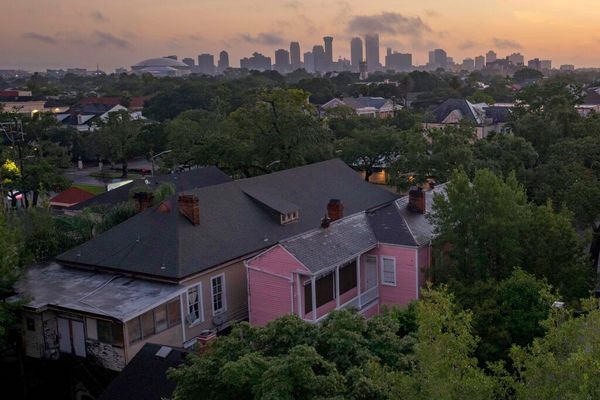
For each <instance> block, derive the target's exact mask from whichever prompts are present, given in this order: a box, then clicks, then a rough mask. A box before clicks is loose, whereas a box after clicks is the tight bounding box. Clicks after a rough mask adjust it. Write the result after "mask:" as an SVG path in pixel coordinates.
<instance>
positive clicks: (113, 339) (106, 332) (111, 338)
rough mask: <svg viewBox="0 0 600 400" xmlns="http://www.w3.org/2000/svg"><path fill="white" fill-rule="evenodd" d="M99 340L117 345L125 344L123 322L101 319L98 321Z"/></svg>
mask: <svg viewBox="0 0 600 400" xmlns="http://www.w3.org/2000/svg"><path fill="white" fill-rule="evenodd" d="M96 327H97V330H98V341H99V342H102V343H108V344H112V345H116V346H123V329H122V327H121V324H115V323H114V322H111V321H105V320H102V319H99V320H97V321H96Z"/></svg>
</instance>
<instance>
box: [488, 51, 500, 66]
mask: <svg viewBox="0 0 600 400" xmlns="http://www.w3.org/2000/svg"><path fill="white" fill-rule="evenodd" d="M497 59H498V56H497V55H496V52H495V51H493V50H490V51H488V52H487V53H486V54H485V63H486V64H492V63H495V62H496V60H497Z"/></svg>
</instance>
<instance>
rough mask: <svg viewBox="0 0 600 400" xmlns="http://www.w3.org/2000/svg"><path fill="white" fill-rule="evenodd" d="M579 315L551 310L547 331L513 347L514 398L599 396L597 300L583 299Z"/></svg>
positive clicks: (542, 399) (599, 305)
mask: <svg viewBox="0 0 600 400" xmlns="http://www.w3.org/2000/svg"><path fill="white" fill-rule="evenodd" d="M578 314H579V315H578V316H576V315H574V313H573V311H572V310H569V309H554V310H552V312H551V314H550V317H549V318H548V320H546V321H545V324H544V325H545V327H546V329H547V333H546V335H545V336H544V337H542V338H538V339H536V340H534V342H533V344H532V345H531V346H528V347H522V346H517V347H515V348H513V350H512V352H511V357H512V358H513V360H514V365H515V369H516V373H515V377H516V380H515V385H514V389H515V398H516V399H532V398H535V399H540V400H547V399H548V400H549V399H595V398H598V397H600V364H599V360H600V303H599V301H598V299H589V300H586V301H584V302H583V307H582V310H581V312H580V313H578Z"/></svg>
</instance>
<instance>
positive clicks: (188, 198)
mask: <svg viewBox="0 0 600 400" xmlns="http://www.w3.org/2000/svg"><path fill="white" fill-rule="evenodd" d="M177 203H178V204H179V212H180V213H181V214H183V216H184V217H186V218H187V219H188V220H189V221H190V222H191V223H192V225H200V204H199V203H200V202H199V201H198V198H197V197H196V196H194V195H192V194H180V195H179V198H178V199H177Z"/></svg>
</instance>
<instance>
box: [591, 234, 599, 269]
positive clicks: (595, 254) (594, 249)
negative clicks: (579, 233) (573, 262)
mask: <svg viewBox="0 0 600 400" xmlns="http://www.w3.org/2000/svg"><path fill="white" fill-rule="evenodd" d="M599 257H600V226H594V227H593V233H592V243H591V244H590V258H591V260H592V262H593V263H594V268H596V266H597V265H598V258H599Z"/></svg>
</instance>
